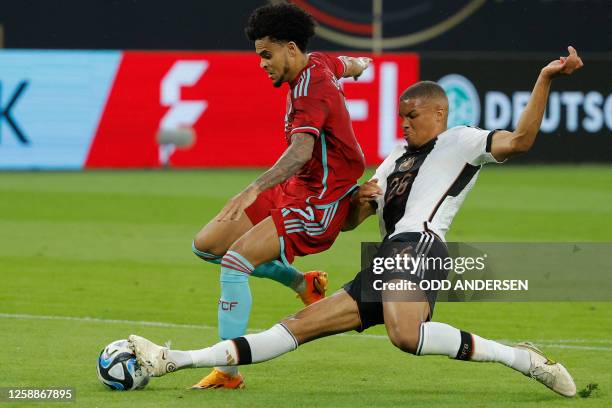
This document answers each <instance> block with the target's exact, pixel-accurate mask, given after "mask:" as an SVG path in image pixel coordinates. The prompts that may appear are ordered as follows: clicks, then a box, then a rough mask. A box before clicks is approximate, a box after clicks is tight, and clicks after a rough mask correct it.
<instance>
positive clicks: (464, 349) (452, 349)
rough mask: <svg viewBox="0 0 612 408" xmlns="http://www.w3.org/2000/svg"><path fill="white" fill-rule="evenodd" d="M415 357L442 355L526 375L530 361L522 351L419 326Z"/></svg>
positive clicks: (456, 332)
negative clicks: (492, 362)
mask: <svg viewBox="0 0 612 408" xmlns="http://www.w3.org/2000/svg"><path fill="white" fill-rule="evenodd" d="M416 354H417V355H446V356H449V357H450V358H456V359H458V360H467V361H494V362H498V363H502V364H504V365H506V366H508V367H511V368H513V369H515V370H517V371H520V372H521V373H523V374H528V373H529V367H530V365H531V361H530V358H529V353H528V352H527V351H525V350H521V349H517V348H515V347H510V346H506V345H504V344H501V343H498V342H496V341H493V340H487V339H483V338H482V337H480V336H477V335H475V334H471V333H467V332H464V331H461V330H459V329H456V328H454V327H452V326H450V325H448V324H445V323H438V322H426V323H422V324H421V331H420V336H419V345H418V347H417V352H416Z"/></svg>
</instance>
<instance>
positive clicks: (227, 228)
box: [193, 211, 253, 261]
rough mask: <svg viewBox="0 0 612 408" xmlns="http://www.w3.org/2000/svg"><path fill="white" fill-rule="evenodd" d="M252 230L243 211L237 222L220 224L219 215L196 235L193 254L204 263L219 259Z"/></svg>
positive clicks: (251, 224) (251, 225)
mask: <svg viewBox="0 0 612 408" xmlns="http://www.w3.org/2000/svg"><path fill="white" fill-rule="evenodd" d="M251 228H253V223H251V220H250V219H249V217H248V216H247V215H246V213H245V212H244V211H243V212H242V214H241V215H240V217H239V218H238V220H236V221H231V222H220V221H219V214H217V216H215V218H213V219H212V220H211V221H210V222H209V223H208V224H206V225H205V226H204V227H202V229H201V230H200V231H199V232H198V233H197V234H196V236H195V238H194V240H193V246H194V247H193V249H194V253H195V254H196V255H198V256H199V257H200V258H202V259H204V260H206V261H212V260H214V259H221V257H222V256H223V255H225V253H226V252H227V250H228V249H229V247H230V246H231V245H232V244H233V243H234V242H236V241H237V240H238V238H240V237H241V236H242V235H244V234H245V233H246V232H247V231H248V230H250V229H251Z"/></svg>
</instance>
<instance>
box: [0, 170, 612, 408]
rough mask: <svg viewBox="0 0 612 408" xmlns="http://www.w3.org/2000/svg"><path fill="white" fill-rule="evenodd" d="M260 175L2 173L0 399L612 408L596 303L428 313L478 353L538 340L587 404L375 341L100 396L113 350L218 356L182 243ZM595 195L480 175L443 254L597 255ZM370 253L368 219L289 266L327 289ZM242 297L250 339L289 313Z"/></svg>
mask: <svg viewBox="0 0 612 408" xmlns="http://www.w3.org/2000/svg"><path fill="white" fill-rule="evenodd" d="M371 172H372V170H371V169H370V170H369V171H368V174H371ZM258 173H260V170H256V171H255V170H248V171H238V170H218V171H217V170H215V171H169V172H165V171H138V172H119V171H117V172H115V171H109V172H81V173H36V172H34V173H10V172H9V173H0V278H1V284H0V387H9V386H10V387H25V386H28V387H50V386H57V387H61V386H71V387H75V388H76V402H73V403H67V404H57V405H53V406H57V407H60V406H83V407H95V406H99V407H120V406H125V407H127V406H129V407H167V406H174V407H183V406H198V407H206V406H210V407H223V406H227V407H234V406H248V407H255V406H284V405H285V404H287V405H289V406H292V407H300V406H304V407H318V406H333V407H340V406H347V407H348V406H351V407H354V406H377V407H382V406H395V407H399V406H409V407H421V406H423V407H438V406H452V407H457V406H472V407H475V406H508V407H510V406H512V407H515V406H534V407H535V406H538V407H540V406H547V407H558V406H580V407H596V406H597V407H599V406H608V407H609V406H612V392H611V387H612V369H611V368H610V365H611V362H612V303H603V302H601V303H594V302H576V303H470V304H456V303H439V304H438V306H437V307H436V314H435V320H438V321H443V322H448V323H450V324H452V325H454V326H457V327H460V328H462V329H464V330H468V331H473V332H475V333H478V334H480V335H481V336H484V337H489V338H493V339H500V340H504V341H508V342H510V341H517V340H524V339H530V340H534V341H536V342H537V343H538V344H539V345H541V346H542V348H543V349H544V350H545V351H546V352H548V353H549V354H550V355H551V356H552V357H553V358H556V359H558V360H560V361H562V362H564V363H565V364H566V366H567V367H568V369H569V370H570V372H571V373H573V375H574V377H575V380H576V382H577V386H578V389H579V390H580V389H582V388H584V387H585V386H586V385H587V384H589V383H597V384H598V385H599V390H598V391H597V392H595V393H594V394H593V395H592V396H591V397H590V398H575V399H573V400H569V399H564V398H562V397H559V396H557V395H555V394H554V393H552V392H551V391H549V390H547V389H546V388H544V387H543V386H541V385H539V384H537V383H535V382H534V381H530V380H528V379H527V378H525V377H523V376H521V375H519V374H517V373H516V372H513V371H511V370H509V369H507V368H505V367H502V366H501V365H498V364H485V363H464V362H458V361H454V360H451V359H448V358H444V357H414V356H411V355H408V354H404V353H402V352H400V351H399V350H397V349H395V348H394V347H393V346H392V345H391V344H390V343H389V341H388V340H387V339H385V336H384V334H385V332H384V328H383V327H377V328H374V329H371V330H369V331H368V332H367V333H366V335H356V334H348V335H343V336H336V337H331V338H327V339H322V340H319V341H315V342H313V343H310V344H307V345H305V346H303V347H300V349H299V350H297V351H296V352H293V353H289V354H288V355H286V356H283V357H281V358H279V359H277V360H274V361H271V362H268V363H264V364H260V365H254V366H249V367H244V368H242V369H241V370H242V372H243V373H244V375H245V377H246V383H247V388H246V389H245V390H242V391H224V390H221V391H212V392H211V391H205V392H198V391H191V390H188V389H186V388H187V387H188V386H189V385H191V384H192V383H194V382H196V381H197V380H199V378H200V377H201V376H202V375H204V374H206V373H207V372H208V370H207V369H199V370H184V371H181V372H178V373H176V374H175V375H169V376H167V377H164V378H160V379H153V380H152V381H151V383H150V384H149V386H148V387H147V388H146V389H145V390H142V391H138V392H111V391H109V390H107V389H105V388H103V386H102V385H101V384H99V383H98V380H97V378H96V373H95V363H96V357H97V354H98V353H99V351H100V349H101V348H102V347H103V346H104V345H106V344H107V343H109V342H110V341H112V340H116V339H120V338H125V337H126V336H128V335H129V334H130V333H132V332H135V333H139V334H142V335H144V336H147V337H149V338H151V339H153V340H156V341H158V342H165V341H167V340H171V341H172V344H173V346H174V347H176V348H182V349H192V348H201V347H203V346H207V345H210V344H212V343H214V342H216V341H217V336H216V328H215V326H216V300H217V296H218V291H219V287H218V286H219V284H218V268H217V267H214V266H212V265H209V264H206V263H204V262H202V261H199V260H198V259H197V258H196V257H195V256H194V255H193V254H192V253H191V249H190V246H191V239H192V237H193V235H194V234H195V233H196V232H197V231H198V229H199V228H200V227H201V225H203V224H204V223H205V222H206V221H207V220H209V219H210V218H211V217H212V216H213V215H214V214H215V213H216V212H217V211H218V210H219V209H220V208H221V207H222V205H223V204H224V203H225V202H226V200H227V199H228V198H229V197H231V196H232V195H233V194H235V193H236V192H238V191H239V190H240V189H241V188H242V187H244V186H245V185H247V184H248V183H249V182H250V181H251V180H252V179H253V178H254V177H255V176H256V175H257V174H258ZM611 186H612V167H596V166H576V167H570V166H565V167H563V166H550V167H512V166H505V167H489V168H487V169H485V170H484V171H483V172H482V174H481V175H480V180H479V182H478V183H477V184H476V187H475V188H474V190H473V191H472V192H471V194H470V196H468V198H467V200H466V203H465V205H464V207H463V208H462V210H461V211H460V213H459V214H458V216H457V218H456V220H455V222H454V225H453V227H452V229H451V232H450V233H449V236H448V237H447V238H448V239H449V240H456V241H458V240H463V241H481V242H504V241H612V189H611V188H610V187H611ZM377 239H378V233H377V228H376V222H375V220H374V219H370V220H369V221H368V222H367V223H366V224H364V225H362V226H361V227H360V228H359V229H358V230H355V231H353V232H350V233H345V234H343V235H341V237H340V238H339V239H338V241H337V242H336V244H335V245H334V246H333V247H332V248H331V250H329V251H328V252H326V253H323V254H318V255H315V256H310V257H307V258H298V260H297V262H296V265H297V266H298V267H299V268H301V269H302V270H310V269H318V268H320V269H324V270H327V271H328V272H329V274H330V279H331V281H330V286H331V288H330V289H331V290H335V289H336V288H338V287H340V285H342V284H343V283H344V282H346V281H347V280H349V279H351V278H352V276H353V275H354V274H355V272H356V271H357V270H358V267H359V265H358V262H359V256H358V255H359V242H361V241H372V240H377ZM251 288H252V291H253V297H254V304H253V314H252V318H251V322H250V327H251V328H252V329H253V330H258V329H264V328H267V327H269V326H271V325H272V324H274V323H275V322H276V321H277V320H278V319H280V318H282V317H283V316H285V315H288V314H290V313H291V312H294V311H296V310H297V309H299V308H300V305H301V304H300V302H299V301H298V300H297V299H295V298H294V296H293V294H292V293H290V291H289V290H288V289H286V288H284V287H282V286H281V285H279V284H277V283H275V282H271V281H263V280H258V279H255V278H253V279H251ZM87 317H89V318H91V319H86V318H87ZM150 322H158V323H159V324H155V323H150ZM0 405H2V403H0ZM30 405H31V406H42V405H44V404H42V405H41V404H34V403H32V404H30ZM7 406H8V404H7ZM15 406H28V404H27V403H19V404H15Z"/></svg>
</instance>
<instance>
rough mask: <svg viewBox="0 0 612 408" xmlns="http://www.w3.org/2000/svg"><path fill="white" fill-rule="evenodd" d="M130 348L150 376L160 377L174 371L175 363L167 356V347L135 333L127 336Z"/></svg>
mask: <svg viewBox="0 0 612 408" xmlns="http://www.w3.org/2000/svg"><path fill="white" fill-rule="evenodd" d="M128 343H129V345H130V348H131V349H132V351H133V352H134V354H135V355H136V360H137V361H138V364H140V366H141V367H143V368H144V369H145V370H146V371H147V373H148V374H149V375H150V376H151V377H161V376H162V375H166V374H168V373H171V372H173V371H176V364H175V363H174V362H173V361H171V360H170V358H169V356H168V347H162V346H158V345H157V344H155V343H153V342H152V341H150V340H147V339H145V338H144V337H140V336H137V335H135V334H132V335H130V337H128Z"/></svg>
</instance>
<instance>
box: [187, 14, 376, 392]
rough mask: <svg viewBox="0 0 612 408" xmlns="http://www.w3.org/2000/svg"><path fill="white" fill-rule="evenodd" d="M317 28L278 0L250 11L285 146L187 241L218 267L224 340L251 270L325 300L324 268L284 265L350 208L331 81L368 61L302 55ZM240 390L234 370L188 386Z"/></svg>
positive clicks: (345, 149) (341, 110)
mask: <svg viewBox="0 0 612 408" xmlns="http://www.w3.org/2000/svg"><path fill="white" fill-rule="evenodd" d="M314 26H315V24H314V20H313V19H312V17H311V16H310V15H308V14H307V13H306V12H304V11H303V10H301V9H299V8H298V7H296V6H294V5H291V4H287V3H282V4H270V5H266V6H263V7H260V8H258V9H256V10H255V11H254V12H253V13H252V14H251V16H250V18H249V21H248V25H247V28H246V30H245V31H246V34H247V37H248V38H249V39H250V40H251V41H254V42H255V51H256V52H257V54H258V55H259V56H260V58H261V60H260V61H261V62H260V66H261V68H263V69H264V70H265V71H266V72H267V73H268V77H269V78H270V80H272V81H273V84H274V86H275V87H280V86H281V85H282V84H283V83H285V82H286V83H288V84H289V92H288V95H287V113H286V115H285V139H286V142H287V146H288V147H287V150H286V151H285V152H284V153H283V155H282V156H281V157H280V159H279V160H278V161H277V162H276V164H274V166H273V167H272V168H270V169H269V170H268V171H266V172H265V173H263V174H262V175H261V176H260V177H258V178H257V179H256V180H255V181H254V182H253V183H251V184H250V185H249V186H247V187H246V188H245V189H244V190H243V191H242V192H240V193H239V194H238V195H236V196H235V197H233V198H232V199H231V200H230V201H229V202H228V203H227V204H226V205H225V207H224V208H223V209H222V210H221V212H220V213H219V214H218V215H217V216H216V217H215V218H214V219H213V220H212V221H210V222H209V223H208V224H207V225H206V226H204V227H203V228H202V230H201V231H200V232H199V233H198V234H197V235H196V237H195V239H194V241H193V251H194V253H195V254H196V255H198V256H199V257H200V258H202V259H204V260H206V261H209V262H213V263H220V264H221V278H220V280H221V298H220V299H219V303H218V322H219V335H220V337H221V338H222V339H233V338H236V337H240V336H243V335H244V334H245V333H246V328H247V324H248V320H249V315H250V311H251V303H252V300H251V293H250V289H249V283H248V279H249V276H251V275H253V276H257V277H266V278H270V279H273V280H276V281H278V282H281V283H283V284H284V285H285V286H288V287H291V288H292V289H293V290H295V291H296V292H297V293H298V295H299V296H300V297H301V298H302V301H303V302H304V303H305V304H307V305H308V304H310V303H313V302H315V301H317V300H319V299H321V298H322V297H323V296H324V294H325V287H326V285H327V278H326V275H325V273H324V272H318V271H314V272H308V273H306V274H302V273H300V272H299V271H297V270H296V269H295V268H293V267H292V266H291V263H292V262H293V259H294V257H295V256H305V255H308V254H313V253H318V252H321V251H325V250H326V249H328V248H329V247H330V246H331V245H332V244H333V242H334V240H335V239H336V237H337V236H338V234H339V233H340V230H341V229H342V226H343V224H344V220H345V218H346V216H347V214H348V211H349V207H350V202H349V200H350V197H349V196H350V194H351V192H353V190H354V189H355V188H356V187H357V180H358V179H359V177H361V175H362V174H363V171H364V165H365V163H364V157H363V153H362V151H361V148H360V146H359V144H358V143H357V140H356V138H355V135H354V133H353V129H352V127H351V121H350V117H349V113H348V111H347V109H346V104H345V99H344V94H343V91H342V88H341V86H340V84H339V82H338V80H339V79H340V78H342V77H347V78H348V77H353V78H355V79H356V78H357V77H359V76H360V75H361V73H362V72H363V71H364V70H365V69H366V68H367V67H368V65H369V63H370V59H369V58H363V57H362V58H350V57H338V58H335V57H330V56H328V55H325V54H323V53H310V54H308V53H306V46H307V43H308V40H309V38H310V37H312V36H313V35H314ZM255 103H256V101H255ZM228 365H229V364H228ZM243 386H244V382H243V379H242V376H241V375H240V374H239V373H238V371H237V369H236V367H217V368H215V369H214V370H213V371H212V372H211V373H210V374H209V375H208V376H206V377H204V378H203V379H202V380H201V381H200V382H199V383H198V384H196V385H194V388H200V389H209V388H213V389H214V388H241V387H243Z"/></svg>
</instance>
